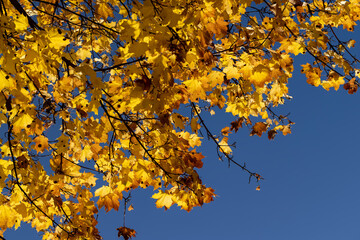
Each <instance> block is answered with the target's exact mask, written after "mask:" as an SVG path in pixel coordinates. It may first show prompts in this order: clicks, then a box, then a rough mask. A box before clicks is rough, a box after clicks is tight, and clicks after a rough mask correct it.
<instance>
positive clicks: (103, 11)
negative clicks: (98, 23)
mask: <svg viewBox="0 0 360 240" xmlns="http://www.w3.org/2000/svg"><path fill="white" fill-rule="evenodd" d="M95 13H96V14H97V15H99V16H100V17H102V18H103V19H105V20H106V19H107V18H108V17H112V18H113V17H114V13H113V10H112V9H111V7H110V6H109V4H108V3H107V2H102V3H98V4H96V6H95ZM97 18H99V17H98V16H97Z"/></svg>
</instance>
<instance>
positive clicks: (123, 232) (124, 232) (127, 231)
mask: <svg viewBox="0 0 360 240" xmlns="http://www.w3.org/2000/svg"><path fill="white" fill-rule="evenodd" d="M116 230H118V237H123V238H124V239H125V240H128V239H129V238H132V237H135V235H136V231H135V230H134V229H131V228H127V227H119V228H117V229H116Z"/></svg>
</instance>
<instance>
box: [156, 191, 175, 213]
mask: <svg viewBox="0 0 360 240" xmlns="http://www.w3.org/2000/svg"><path fill="white" fill-rule="evenodd" d="M152 198H154V199H157V201H156V207H157V208H162V207H165V210H166V209H168V208H170V207H171V205H173V200H172V198H171V195H170V194H167V193H164V192H163V191H159V192H158V193H155V194H154V195H153V196H152Z"/></svg>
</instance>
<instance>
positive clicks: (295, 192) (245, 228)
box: [4, 28, 360, 240]
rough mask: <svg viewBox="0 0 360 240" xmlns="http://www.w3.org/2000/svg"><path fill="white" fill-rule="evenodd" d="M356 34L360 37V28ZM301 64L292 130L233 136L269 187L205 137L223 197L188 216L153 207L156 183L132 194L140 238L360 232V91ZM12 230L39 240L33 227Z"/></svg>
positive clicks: (355, 236)
mask: <svg viewBox="0 0 360 240" xmlns="http://www.w3.org/2000/svg"><path fill="white" fill-rule="evenodd" d="M358 30H359V29H356V28H355V31H358ZM354 36H355V37H356V36H357V38H354V37H353V38H354V39H355V40H357V39H358V43H357V44H360V38H359V36H360V34H359V33H357V34H355V35H354ZM355 55H357V56H359V55H360V54H356V52H355ZM309 59H310V58H308V61H313V60H312V59H310V60H309ZM302 60H304V59H302ZM302 60H301V61H302ZM305 60H306V59H305ZM301 61H300V60H298V61H296V62H295V74H294V77H293V78H292V79H291V80H290V83H289V85H288V86H289V90H290V95H291V96H293V100H292V101H287V102H286V105H285V106H283V107H281V108H277V109H276V111H277V112H279V113H281V114H287V113H290V116H289V117H290V119H291V120H292V121H293V122H295V123H296V124H295V125H293V126H292V134H291V135H287V136H282V135H280V134H278V135H277V136H276V137H275V140H272V141H269V140H268V139H267V136H266V135H265V136H263V137H261V138H259V137H258V136H253V137H250V136H249V133H250V130H249V129H247V128H246V127H245V128H244V129H240V130H239V132H238V133H237V134H236V135H234V134H232V136H231V137H230V140H232V141H236V143H237V144H236V145H237V148H236V149H234V152H233V154H234V159H235V160H238V161H239V162H244V161H246V163H247V167H248V168H250V169H251V170H254V171H256V172H258V173H260V174H261V175H262V176H263V177H264V178H265V179H264V180H263V181H261V191H256V190H255V189H256V186H257V184H256V182H255V181H253V182H252V183H250V184H248V175H247V174H246V173H245V172H244V171H242V170H241V169H239V168H237V167H236V166H235V165H233V166H232V167H230V168H228V165H227V162H221V161H219V160H218V157H217V155H216V151H215V145H214V144H212V143H211V142H206V141H204V145H203V147H202V152H203V155H204V156H206V158H205V159H204V167H203V168H202V169H201V170H200V171H199V172H200V175H201V176H202V180H203V182H204V183H206V185H207V186H210V187H212V188H214V189H215V192H216V194H217V195H218V196H217V197H216V198H215V201H214V202H212V203H209V204H206V205H204V206H203V207H202V208H195V209H193V211H192V212H190V213H188V212H186V211H183V210H180V208H178V207H176V206H173V207H171V208H170V209H169V210H168V211H165V210H164V209H157V208H156V207H155V200H154V199H151V198H150V197H151V195H152V193H153V191H152V190H151V189H147V190H143V189H138V190H136V191H133V192H132V201H131V203H132V204H133V206H134V209H135V210H134V211H131V212H128V213H127V215H126V226H127V227H130V228H134V229H135V230H136V231H137V237H136V238H135V240H143V239H144V240H145V239H146V240H152V239H156V240H183V239H190V240H191V239H197V240H199V239H200V240H201V239H206V240H219V239H226V240H232V239H245V240H247V239H251V240H263V239H264V240H275V239H276V240H282V239H284V240H304V239H310V240H311V239H326V240H339V239H346V240H359V239H360V191H359V185H360V181H359V171H360V161H359V156H358V151H359V148H360V146H359V134H360V125H359V119H360V111H359V95H358V94H359V93H356V94H354V95H348V94H347V92H346V91H345V90H344V89H343V88H342V87H341V88H340V89H339V91H338V92H335V91H334V90H331V91H329V92H327V91H325V90H323V89H322V88H315V87H312V86H310V85H308V84H307V83H306V79H305V76H304V75H302V74H300V73H299V72H300V68H299V65H300V64H302V63H303V62H301ZM205 119H206V120H207V123H208V126H209V127H210V128H211V129H212V130H213V132H214V133H218V132H217V131H218V130H219V129H220V128H218V126H219V125H223V124H224V123H230V122H231V121H232V120H233V117H231V116H230V115H228V114H227V115H224V114H220V113H219V112H217V113H216V115H215V116H213V117H212V118H210V117H205ZM229 142H231V141H229ZM122 206H123V205H121V206H120V210H119V212H114V211H111V212H109V213H107V214H105V212H104V211H103V210H102V211H101V212H100V215H99V218H98V221H99V225H98V226H99V230H100V233H101V235H102V236H103V237H104V239H117V231H116V228H118V227H120V226H122V225H123V209H122ZM4 236H5V238H6V239H7V240H14V239H30V240H31V239H34V240H35V239H41V236H40V235H39V234H38V233H37V232H36V230H34V229H31V227H30V226H29V225H25V224H22V226H21V227H20V228H19V229H18V230H17V231H14V230H8V231H7V232H6V233H5V235H4Z"/></svg>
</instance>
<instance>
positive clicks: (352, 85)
mask: <svg viewBox="0 0 360 240" xmlns="http://www.w3.org/2000/svg"><path fill="white" fill-rule="evenodd" d="M344 89H345V90H347V91H348V93H349V94H354V93H356V91H357V89H358V85H357V84H356V82H355V78H352V79H351V80H350V81H349V82H347V83H345V84H344Z"/></svg>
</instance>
